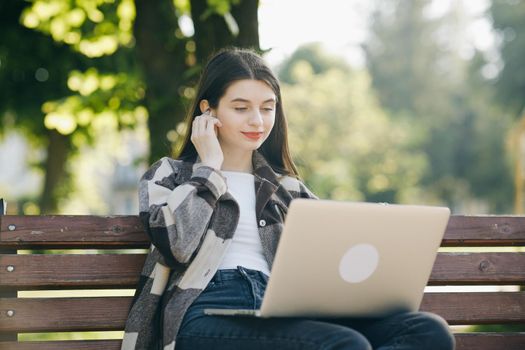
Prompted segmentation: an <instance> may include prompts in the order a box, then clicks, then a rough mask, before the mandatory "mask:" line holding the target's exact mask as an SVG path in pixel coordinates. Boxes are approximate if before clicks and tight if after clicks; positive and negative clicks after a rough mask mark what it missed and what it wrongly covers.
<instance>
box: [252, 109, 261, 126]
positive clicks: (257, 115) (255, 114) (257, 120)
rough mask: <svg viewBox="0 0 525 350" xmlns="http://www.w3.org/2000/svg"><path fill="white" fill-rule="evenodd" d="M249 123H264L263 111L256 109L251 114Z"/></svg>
mask: <svg viewBox="0 0 525 350" xmlns="http://www.w3.org/2000/svg"><path fill="white" fill-rule="evenodd" d="M249 123H250V125H262V124H263V120H262V115H261V112H260V111H258V110H255V111H254V112H253V113H252V115H251V116H250V120H249Z"/></svg>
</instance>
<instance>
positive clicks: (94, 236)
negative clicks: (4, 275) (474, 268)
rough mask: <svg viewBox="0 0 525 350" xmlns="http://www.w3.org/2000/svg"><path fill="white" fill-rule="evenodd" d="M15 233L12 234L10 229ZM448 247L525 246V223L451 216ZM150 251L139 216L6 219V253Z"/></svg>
mask: <svg viewBox="0 0 525 350" xmlns="http://www.w3.org/2000/svg"><path fill="white" fill-rule="evenodd" d="M10 226H11V227H12V228H13V227H14V230H9V227H10ZM442 245H443V246H447V247H452V246H462V247H467V246H525V220H524V218H523V217H513V216H460V215H454V216H451V217H450V221H449V223H448V226H447V230H446V233H445V238H444V240H443V242H442ZM1 247H16V248H18V249H40V248H42V249H51V248H82V247H84V248H86V247H89V248H117V247H118V248H147V247H149V239H148V237H147V235H146V234H145V233H144V230H143V229H142V225H141V223H140V221H139V219H138V216H107V217H101V216H90V215H77V216H66V215H49V216H21V215H6V216H0V248H1Z"/></svg>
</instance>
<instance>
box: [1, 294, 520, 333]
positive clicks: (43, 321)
mask: <svg viewBox="0 0 525 350" xmlns="http://www.w3.org/2000/svg"><path fill="white" fill-rule="evenodd" d="M131 300H132V298H131V297H104V298H46V299H38V298H18V299H14V298H12V299H11V298H5V299H0V332H11V331H18V332H59V331H61V332H67V331H89V330H101V331H105V330H121V329H123V328H124V323H125V320H126V317H127V313H128V310H129V306H130V304H131ZM8 310H12V311H13V316H11V317H9V316H7V311H8ZM421 310H423V311H430V312H435V313H437V314H439V315H441V316H442V317H444V318H445V319H446V320H447V321H448V322H449V323H450V324H451V325H458V324H496V323H501V324H504V323H519V322H521V323H523V322H525V292H505V293H427V294H425V296H424V298H423V303H422V305H421Z"/></svg>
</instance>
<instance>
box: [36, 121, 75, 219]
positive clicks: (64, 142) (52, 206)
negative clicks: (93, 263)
mask: <svg viewBox="0 0 525 350" xmlns="http://www.w3.org/2000/svg"><path fill="white" fill-rule="evenodd" d="M48 140H49V143H48V146H47V160H46V162H45V165H44V169H45V178H44V189H43V192H42V196H41V197H40V212H41V214H46V215H47V214H56V213H57V211H58V199H57V198H58V193H57V190H58V188H59V187H60V185H61V184H64V182H66V181H69V175H68V173H67V171H66V161H67V159H68V156H69V153H70V151H71V141H70V140H69V137H68V136H65V135H62V134H60V133H59V132H58V131H56V130H49V131H48Z"/></svg>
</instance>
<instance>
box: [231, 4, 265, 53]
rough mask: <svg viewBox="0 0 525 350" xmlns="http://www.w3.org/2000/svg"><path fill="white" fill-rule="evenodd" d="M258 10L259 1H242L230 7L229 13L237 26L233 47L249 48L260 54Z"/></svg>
mask: <svg viewBox="0 0 525 350" xmlns="http://www.w3.org/2000/svg"><path fill="white" fill-rule="evenodd" d="M258 8H259V0H243V1H241V2H240V3H239V4H238V5H234V6H232V11H231V12H232V16H233V18H235V21H236V22H237V25H238V26H239V35H238V36H237V38H235V45H236V46H239V47H249V48H252V49H254V50H256V51H259V52H260V51H261V48H260V47H259V20H258V17H257V10H258Z"/></svg>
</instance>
